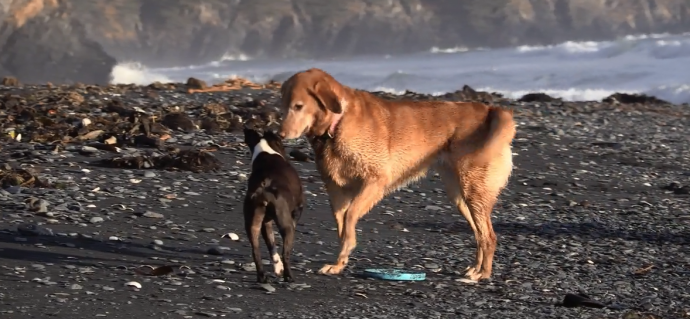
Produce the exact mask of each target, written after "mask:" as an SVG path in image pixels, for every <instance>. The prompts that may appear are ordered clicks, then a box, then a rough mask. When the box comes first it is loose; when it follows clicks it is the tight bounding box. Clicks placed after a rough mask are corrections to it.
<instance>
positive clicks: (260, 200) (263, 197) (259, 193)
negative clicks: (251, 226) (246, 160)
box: [249, 177, 276, 207]
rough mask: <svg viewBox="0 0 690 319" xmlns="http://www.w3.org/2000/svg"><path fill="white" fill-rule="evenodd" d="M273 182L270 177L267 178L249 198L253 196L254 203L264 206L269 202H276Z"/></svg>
mask: <svg viewBox="0 0 690 319" xmlns="http://www.w3.org/2000/svg"><path fill="white" fill-rule="evenodd" d="M271 183H272V180H271V179H270V178H268V177H267V178H265V179H264V180H263V181H261V185H260V186H259V187H257V188H256V190H255V191H254V193H252V195H251V196H250V197H249V198H251V199H252V201H254V203H256V204H259V205H261V206H264V207H265V206H267V205H268V203H274V202H275V201H276V195H275V194H274V192H273V187H272V186H271Z"/></svg>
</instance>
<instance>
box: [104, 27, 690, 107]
mask: <svg viewBox="0 0 690 319" xmlns="http://www.w3.org/2000/svg"><path fill="white" fill-rule="evenodd" d="M311 67H318V68H321V69H324V70H326V71H327V72H329V73H331V74H332V75H333V76H334V77H335V78H336V79H337V80H338V81H340V82H342V83H344V84H346V85H349V86H352V87H356V88H360V89H366V90H374V91H388V92H403V91H405V90H411V91H415V92H420V93H429V94H443V93H445V92H452V91H455V90H458V89H461V88H462V86H463V85H465V84H467V85H469V86H471V87H473V88H475V89H479V90H487V91H492V92H499V93H503V94H504V95H506V96H510V97H520V96H522V95H524V94H526V93H529V92H544V93H547V94H550V95H552V96H556V97H561V98H563V99H565V100H569V101H573V100H578V101H581V100H600V99H602V98H604V97H606V96H608V95H610V94H611V93H613V92H627V93H646V94H651V95H655V96H657V97H659V98H662V99H665V100H668V101H671V102H674V103H690V33H686V34H680V35H670V34H652V35H635V36H627V37H623V38H620V39H618V40H615V41H603V42H565V43H561V44H558V45H551V46H517V47H512V48H504V49H491V50H489V49H481V48H480V49H467V48H431V49H430V50H428V51H427V52H419V53H417V54H405V55H395V54H390V55H385V56H359V57H353V58H347V59H331V60H297V59H284V60H259V59H252V58H251V57H249V56H244V55H240V56H223V57H221V58H220V59H219V60H218V61H215V62H212V63H208V64H205V65H190V66H179V67H174V68H159V69H150V68H146V66H144V65H141V64H139V63H137V62H136V61H132V62H123V63H120V64H118V65H117V66H115V67H114V68H113V71H112V74H111V77H112V82H113V83H136V84H149V83H151V82H153V81H161V82H169V81H174V82H184V81H186V79H187V78H188V77H190V76H192V77H197V78H200V79H203V80H206V81H207V82H208V83H219V82H222V81H223V80H225V79H228V78H232V77H244V78H248V79H250V80H252V81H257V82H265V81H268V80H276V81H284V80H285V79H287V78H288V77H289V76H290V75H292V74H293V73H295V72H297V71H301V70H305V69H308V68H311Z"/></svg>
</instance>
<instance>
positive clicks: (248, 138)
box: [244, 127, 261, 145]
mask: <svg viewBox="0 0 690 319" xmlns="http://www.w3.org/2000/svg"><path fill="white" fill-rule="evenodd" d="M259 141H261V135H260V134H259V132H257V131H256V130H253V129H250V128H248V127H245V128H244V143H245V144H247V145H256V144H259Z"/></svg>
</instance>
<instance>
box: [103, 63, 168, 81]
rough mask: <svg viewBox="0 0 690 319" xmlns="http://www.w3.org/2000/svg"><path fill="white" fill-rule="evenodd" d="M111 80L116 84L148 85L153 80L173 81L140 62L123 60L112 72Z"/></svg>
mask: <svg viewBox="0 0 690 319" xmlns="http://www.w3.org/2000/svg"><path fill="white" fill-rule="evenodd" d="M110 82H111V83H114V84H137V85H147V84H151V83H153V82H163V83H166V82H172V80H171V79H170V78H168V76H166V75H164V74H162V73H158V72H157V71H155V70H149V69H147V68H146V67H145V66H144V65H142V64H141V63H139V62H121V63H118V64H117V65H115V67H113V70H112V71H111V72H110Z"/></svg>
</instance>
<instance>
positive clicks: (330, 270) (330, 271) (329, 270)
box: [319, 265, 344, 275]
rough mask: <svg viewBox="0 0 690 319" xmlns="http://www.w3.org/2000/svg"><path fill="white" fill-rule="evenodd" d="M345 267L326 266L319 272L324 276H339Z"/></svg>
mask: <svg viewBox="0 0 690 319" xmlns="http://www.w3.org/2000/svg"><path fill="white" fill-rule="evenodd" d="M343 268H344V266H339V265H325V266H323V267H321V269H320V270H319V274H322V275H337V274H340V273H341V272H342V271H343Z"/></svg>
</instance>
